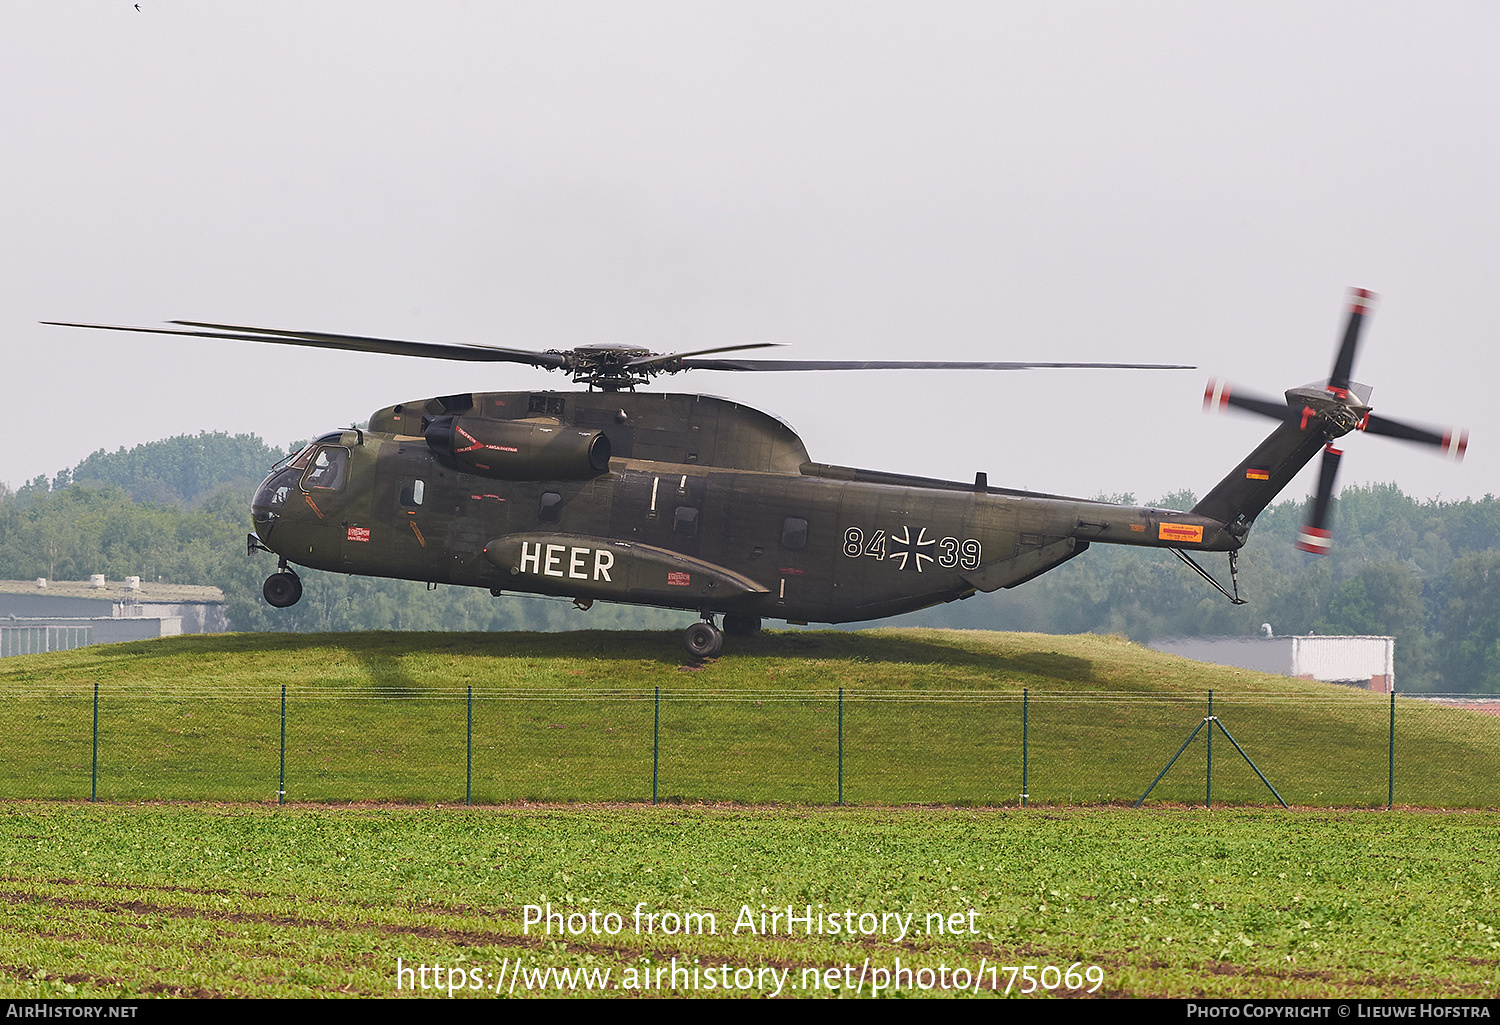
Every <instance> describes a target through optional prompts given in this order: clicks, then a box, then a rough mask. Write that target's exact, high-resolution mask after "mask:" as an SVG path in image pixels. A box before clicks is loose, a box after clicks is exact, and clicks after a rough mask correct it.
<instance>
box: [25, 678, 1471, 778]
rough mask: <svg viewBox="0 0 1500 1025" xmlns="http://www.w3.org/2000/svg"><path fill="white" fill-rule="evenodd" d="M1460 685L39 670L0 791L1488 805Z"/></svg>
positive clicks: (1469, 713)
mask: <svg viewBox="0 0 1500 1025" xmlns="http://www.w3.org/2000/svg"><path fill="white" fill-rule="evenodd" d="M1467 705H1468V707H1458V706H1457V705H1455V704H1452V703H1442V702H1435V701H1432V700H1428V699H1418V698H1412V697H1406V696H1397V695H1391V696H1385V695H1369V694H1364V693H1362V692H1357V691H1348V692H1346V691H1342V690H1337V689H1333V690H1330V692H1329V693H1328V695H1327V696H1312V697H1310V696H1308V695H1307V694H1306V693H1305V692H1304V693H1296V694H1291V693H1289V694H1285V695H1278V694H1275V693H1257V694H1253V695H1245V694H1236V695H1233V696H1229V695H1224V694H1219V695H1213V694H1211V693H1204V694H1201V695H1189V694H1180V693H1150V692H1117V691H1116V692H1080V691H1068V692H1064V691H1046V692H1038V691H1021V692H1014V693H1013V692H1006V693H993V692H977V691H949V692H932V691H928V692H922V693H911V692H904V691H903V692H880V691H869V690H852V689H851V690H843V691H817V692H811V691H773V690H767V691H738V690H737V691H732V692H731V691H712V690H691V691H690V690H666V689H658V690H655V691H640V690H555V689H548V690H517V689H499V688H495V689H483V688H468V689H454V690H448V691H441V690H431V689H415V688H413V689H403V688H386V687H379V688H376V687H372V688H319V687H317V686H298V685H293V686H288V687H285V688H271V687H264V686H260V687H245V688H242V689H227V688H214V689H203V688H195V687H193V686H190V685H183V686H180V687H171V686H161V687H158V688H154V689H153V690H151V691H150V692H142V691H137V690H128V689H125V688H123V687H112V686H109V685H105V686H102V687H100V686H96V687H95V688H94V689H93V690H92V691H91V692H83V691H79V690H77V689H72V690H69V689H65V688H48V687H45V686H43V687H40V688H38V689H36V690H29V691H18V692H12V693H11V694H9V695H8V696H7V699H6V701H5V708H6V712H5V715H4V718H5V719H6V720H8V721H7V722H6V724H5V728H4V729H3V731H0V793H3V796H5V797H10V798H43V799H66V800H77V799H84V800H87V799H96V800H101V801H135V800H153V801H156V800H183V801H207V800H212V801H251V802H256V801H273V802H274V801H278V800H281V801H292V802H312V803H325V802H357V801H394V802H427V803H434V802H435V803H443V804H453V803H464V802H471V803H476V804H479V803H484V804H491V803H512V802H523V801H536V802H637V803H649V802H673V801H686V802H700V801H702V802H743V803H753V804H762V803H795V804H809V805H831V804H841V803H842V804H864V805H887V804H941V805H1018V804H1030V805H1062V804H1068V805H1078V804H1128V803H1136V802H1139V801H1141V800H1142V799H1144V800H1145V802H1146V803H1149V804H1155V803H1172V804H1200V805H1201V804H1206V803H1213V804H1215V805H1218V804H1227V805H1273V804H1276V803H1277V801H1278V799H1282V800H1284V801H1285V802H1286V803H1288V804H1290V805H1294V806H1313V807H1384V806H1387V805H1389V804H1396V805H1405V806H1419V807H1500V714H1497V713H1500V702H1497V703H1495V704H1492V705H1489V706H1485V705H1484V704H1483V703H1482V702H1477V701H1474V700H1473V699H1469V700H1468V701H1467ZM1195 731H1196V733H1195ZM1190 738H1191V740H1190ZM1231 738H1232V739H1231ZM1189 740H1190V742H1189ZM1153 781H1154V782H1153Z"/></svg>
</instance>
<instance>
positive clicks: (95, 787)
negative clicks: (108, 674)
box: [89, 680, 99, 802]
mask: <svg viewBox="0 0 1500 1025" xmlns="http://www.w3.org/2000/svg"><path fill="white" fill-rule="evenodd" d="M98 800H99V681H98V680H95V681H94V768H93V772H92V774H91V775H90V782H89V801H90V802H94V801H98Z"/></svg>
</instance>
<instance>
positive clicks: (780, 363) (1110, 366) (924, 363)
mask: <svg viewBox="0 0 1500 1025" xmlns="http://www.w3.org/2000/svg"><path fill="white" fill-rule="evenodd" d="M682 368H683V369H684V370H775V371H784V370H1194V369H1196V368H1195V367H1189V366H1183V365H1180V364H1176V363H1021V362H993V363H969V362H941V361H931V360H886V359H861V360H841V359H744V360H737V359H684V360H683V361H682Z"/></svg>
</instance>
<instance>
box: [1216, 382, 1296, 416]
mask: <svg viewBox="0 0 1500 1025" xmlns="http://www.w3.org/2000/svg"><path fill="white" fill-rule="evenodd" d="M1231 406H1233V407H1234V408H1235V409H1243V410H1245V411H1246V412H1249V413H1259V414H1260V415H1261V416H1268V417H1270V418H1271V419H1272V420H1289V419H1291V418H1292V416H1293V413H1292V409H1291V407H1290V406H1288V405H1287V404H1286V402H1284V401H1279V400H1277V399H1268V398H1263V397H1261V396H1259V395H1246V394H1245V393H1244V392H1242V391H1240V390H1239V389H1238V388H1235V387H1234V386H1233V385H1231V384H1230V383H1229V382H1228V381H1221V380H1219V379H1218V378H1209V381H1208V387H1206V388H1204V389H1203V408H1204V409H1205V410H1217V411H1218V412H1221V413H1222V412H1223V411H1224V410H1226V409H1228V408H1229V407H1231Z"/></svg>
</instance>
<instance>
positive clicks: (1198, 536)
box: [1156, 523, 1203, 544]
mask: <svg viewBox="0 0 1500 1025" xmlns="http://www.w3.org/2000/svg"><path fill="white" fill-rule="evenodd" d="M1156 536H1157V537H1158V538H1159V539H1161V540H1162V541H1191V542H1193V543H1194V544H1202V543H1203V528H1202V527H1200V526H1197V525H1196V524H1192V523H1163V524H1162V525H1161V526H1159V527H1158V528H1157V530H1156Z"/></svg>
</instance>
